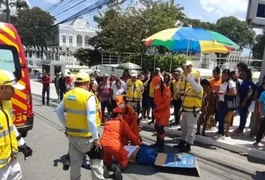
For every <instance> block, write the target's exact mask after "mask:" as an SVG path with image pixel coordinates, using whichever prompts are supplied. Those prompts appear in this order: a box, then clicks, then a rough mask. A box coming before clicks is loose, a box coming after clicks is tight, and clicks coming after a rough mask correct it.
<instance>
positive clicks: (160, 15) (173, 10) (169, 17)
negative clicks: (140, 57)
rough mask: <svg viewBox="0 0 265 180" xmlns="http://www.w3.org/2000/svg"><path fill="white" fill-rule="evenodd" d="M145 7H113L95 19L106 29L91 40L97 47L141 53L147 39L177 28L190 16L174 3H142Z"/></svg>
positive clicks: (100, 26)
mask: <svg viewBox="0 0 265 180" xmlns="http://www.w3.org/2000/svg"><path fill="white" fill-rule="evenodd" d="M141 2H142V4H143V5H144V6H145V8H136V7H134V6H131V7H128V8H127V9H126V10H120V9H119V8H117V7H116V8H111V9H109V10H108V11H107V12H106V13H105V14H100V15H99V16H96V17H95V18H94V20H95V21H96V22H97V23H98V27H99V28H101V29H102V30H101V31H100V32H98V35H97V36H95V37H93V38H92V39H91V40H90V43H91V44H92V45H93V46H95V47H96V48H102V49H104V50H111V51H116V52H119V53H123V52H141V51H143V49H144V48H145V47H144V45H143V41H142V40H143V39H144V38H147V37H148V36H150V35H152V34H154V33H156V32H158V31H161V30H164V29H167V28H172V27H174V26H175V23H176V21H177V20H183V19H184V18H185V17H186V16H185V14H184V13H183V7H180V6H179V5H178V4H175V1H174V0H170V1H167V2H165V1H154V0H149V1H147V0H142V1H141Z"/></svg>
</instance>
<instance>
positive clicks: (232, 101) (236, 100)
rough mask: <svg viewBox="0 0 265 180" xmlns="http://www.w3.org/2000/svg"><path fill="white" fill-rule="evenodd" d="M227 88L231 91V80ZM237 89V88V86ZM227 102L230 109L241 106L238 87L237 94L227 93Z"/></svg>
mask: <svg viewBox="0 0 265 180" xmlns="http://www.w3.org/2000/svg"><path fill="white" fill-rule="evenodd" d="M227 83H228V84H227V90H226V91H229V81H228V82H227ZM236 89H237V88H236ZM225 102H226V103H227V108H228V111H235V110H237V109H238V108H239V107H240V96H239V93H238V89H237V94H236V95H235V96H227V95H225Z"/></svg>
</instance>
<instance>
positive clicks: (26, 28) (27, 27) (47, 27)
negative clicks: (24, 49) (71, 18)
mask: <svg viewBox="0 0 265 180" xmlns="http://www.w3.org/2000/svg"><path fill="white" fill-rule="evenodd" d="M54 21H55V18H54V17H53V16H51V15H50V14H49V13H47V12H45V11H43V10H41V9H40V8H38V7H34V8H32V9H21V10H18V13H17V16H16V17H14V22H13V24H14V25H15V26H16V28H17V30H18V32H19V34H20V36H21V39H22V42H23V44H24V45H34V46H46V42H47V40H48V38H49V37H50V34H51V27H52V25H53V24H54Z"/></svg>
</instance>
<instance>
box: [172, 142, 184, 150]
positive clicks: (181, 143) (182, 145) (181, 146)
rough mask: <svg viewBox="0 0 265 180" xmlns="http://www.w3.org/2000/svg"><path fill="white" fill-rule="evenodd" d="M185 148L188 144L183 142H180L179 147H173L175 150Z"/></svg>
mask: <svg viewBox="0 0 265 180" xmlns="http://www.w3.org/2000/svg"><path fill="white" fill-rule="evenodd" d="M185 146H186V142H185V141H183V140H180V142H179V143H178V145H175V146H173V148H176V149H180V148H184V147H185Z"/></svg>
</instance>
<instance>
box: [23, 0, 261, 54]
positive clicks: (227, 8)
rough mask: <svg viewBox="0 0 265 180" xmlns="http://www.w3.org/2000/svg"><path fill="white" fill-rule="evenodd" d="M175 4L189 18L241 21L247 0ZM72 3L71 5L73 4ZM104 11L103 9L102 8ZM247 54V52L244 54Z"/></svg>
mask: <svg viewBox="0 0 265 180" xmlns="http://www.w3.org/2000/svg"><path fill="white" fill-rule="evenodd" d="M28 1H29V3H30V4H31V6H32V7H33V6H38V7H40V8H42V9H44V10H47V9H48V8H49V7H51V6H52V5H53V4H55V3H57V2H58V1H60V0H42V1H40V0H28ZM69 1H71V0H64V3H62V7H61V9H65V8H64V7H63V4H66V6H68V7H69V6H72V5H67V2H69ZM79 1H82V0H75V1H73V2H75V3H76V2H79ZM94 1H96V0H86V1H85V2H84V3H82V4H80V5H79V6H77V7H76V8H73V9H71V10H69V11H67V12H65V13H64V14H61V15H58V16H57V17H56V18H57V20H58V21H60V20H62V19H64V18H66V17H68V16H70V15H71V14H73V13H74V12H76V11H78V10H81V9H82V8H84V7H85V6H88V5H89V4H91V3H93V2H94ZM175 2H176V3H178V4H180V6H183V7H184V12H185V14H186V15H187V16H188V17H189V18H194V19H200V20H202V21H209V22H216V21H217V20H218V19H219V18H221V17H224V16H235V17H237V18H239V19H241V20H245V18H246V12H247V6H248V0H176V1H175ZM75 3H73V4H75ZM127 3H131V0H128V2H127ZM61 9H60V7H58V9H57V10H56V9H55V10H54V11H52V12H51V13H52V14H53V15H55V14H57V13H58V12H60V11H61ZM103 10H104V8H103ZM96 13H97V12H92V13H91V14H89V15H86V16H85V18H86V19H87V20H88V22H89V24H90V25H91V26H96V24H95V23H94V22H93V16H94V15H96ZM255 31H256V33H257V34H260V33H262V30H261V29H255ZM244 53H248V52H244Z"/></svg>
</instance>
